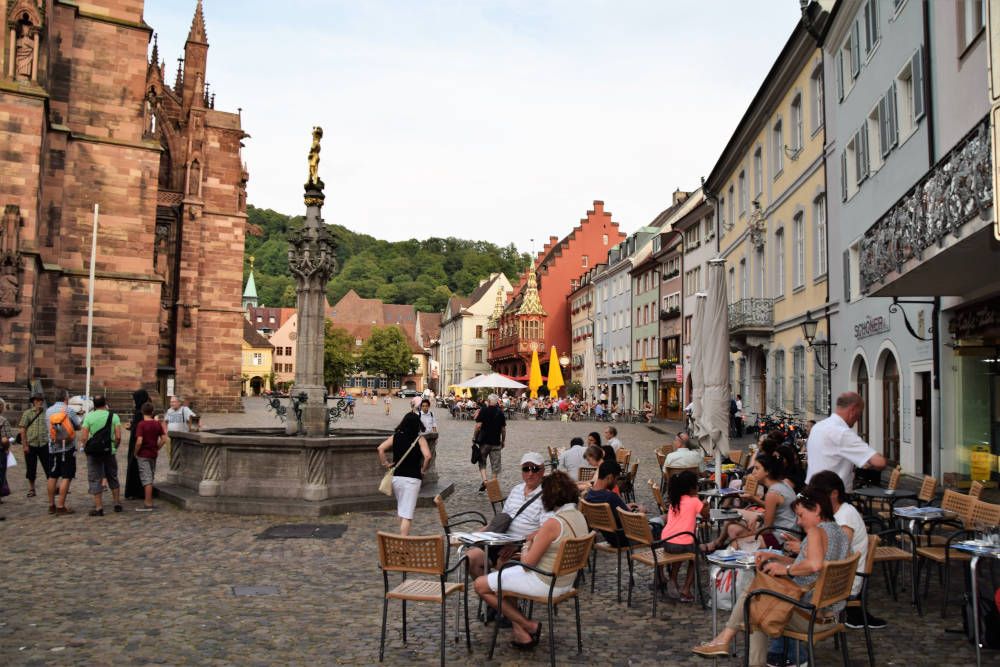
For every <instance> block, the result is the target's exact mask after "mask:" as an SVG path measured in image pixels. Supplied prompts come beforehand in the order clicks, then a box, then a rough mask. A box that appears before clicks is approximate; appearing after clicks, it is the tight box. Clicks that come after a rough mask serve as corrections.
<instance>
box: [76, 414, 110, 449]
mask: <svg viewBox="0 0 1000 667" xmlns="http://www.w3.org/2000/svg"><path fill="white" fill-rule="evenodd" d="M114 420H115V415H114V413H113V412H111V411H110V410H108V420H107V421H106V422H104V426H102V427H101V428H99V429H97V432H95V433H94V434H93V435H91V436H90V438H89V439H88V440H87V442H86V444H84V446H83V451H84V453H85V454H87V455H88V456H106V455H108V454H110V453H111V425H112V423H113V422H114Z"/></svg>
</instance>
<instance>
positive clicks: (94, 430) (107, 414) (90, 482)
mask: <svg viewBox="0 0 1000 667" xmlns="http://www.w3.org/2000/svg"><path fill="white" fill-rule="evenodd" d="M109 419H110V420H111V434H110V436H111V452H110V453H108V454H86V452H85V455H86V457H87V486H88V487H89V490H90V495H92V496H94V509H92V510H90V516H104V499H103V497H102V496H103V495H104V488H103V485H102V484H101V480H102V479H106V480H108V488H109V489H111V495H112V497H113V498H114V501H115V511H116V512H121V511H122V501H121V488H120V487H121V485H120V484H119V483H118V461H117V459H115V452H116V451H118V443H120V442H121V440H122V426H121V419H120V418H119V417H118V415H116V414H114V413H113V412H111V411H110V410H109V409H108V401H107V399H106V398H105V397H104V396H95V397H94V409H93V410H92V411H91V412H90V414H88V415H87V416H86V417H84V418H83V430H81V431H80V449H81V450H83V449H84V447H85V445H86V442H87V440H89V439H90V438H92V437H93V436H94V435H95V434H98V433H100V432H101V431H102V430H103V429H104V428H105V426H107V424H108V420H109Z"/></svg>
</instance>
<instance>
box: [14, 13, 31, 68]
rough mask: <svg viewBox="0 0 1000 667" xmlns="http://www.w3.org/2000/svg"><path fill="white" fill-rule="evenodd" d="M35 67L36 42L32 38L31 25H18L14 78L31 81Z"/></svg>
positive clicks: (23, 23) (22, 23)
mask: <svg viewBox="0 0 1000 667" xmlns="http://www.w3.org/2000/svg"><path fill="white" fill-rule="evenodd" d="M34 65H35V40H34V38H33V37H32V36H31V24H30V23H25V22H23V21H22V22H21V23H19V24H18V34H17V41H16V43H15V47H14V78H15V79H21V80H27V81H30V80H31V75H32V72H33V70H34Z"/></svg>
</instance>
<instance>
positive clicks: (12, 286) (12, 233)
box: [0, 204, 24, 317]
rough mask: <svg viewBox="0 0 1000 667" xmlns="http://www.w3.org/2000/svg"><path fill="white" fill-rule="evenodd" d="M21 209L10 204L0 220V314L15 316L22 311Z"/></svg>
mask: <svg viewBox="0 0 1000 667" xmlns="http://www.w3.org/2000/svg"><path fill="white" fill-rule="evenodd" d="M20 243H21V209H20V208H19V207H18V206H16V205H14V204H8V205H7V206H6V207H4V212H3V219H2V220H0V315H2V316H4V317H13V316H14V315H17V314H18V313H20V312H21V303H20V301H21V274H22V272H23V270H24V258H23V257H22V256H21V250H20Z"/></svg>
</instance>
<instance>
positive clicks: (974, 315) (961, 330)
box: [948, 303, 1000, 338]
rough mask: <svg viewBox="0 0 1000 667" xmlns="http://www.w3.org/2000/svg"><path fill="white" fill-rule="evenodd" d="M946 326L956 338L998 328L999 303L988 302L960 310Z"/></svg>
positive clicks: (999, 325) (999, 319) (980, 334)
mask: <svg viewBox="0 0 1000 667" xmlns="http://www.w3.org/2000/svg"><path fill="white" fill-rule="evenodd" d="M948 328H949V330H950V331H951V333H952V334H953V335H954V336H955V337H957V338H967V337H970V336H983V335H985V334H988V333H990V332H991V331H993V330H995V329H997V328H1000V305H997V304H995V303H988V304H984V305H980V306H974V307H972V308H966V309H964V310H960V311H958V312H957V314H956V315H955V317H954V318H952V320H951V324H950V325H949V327H948Z"/></svg>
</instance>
